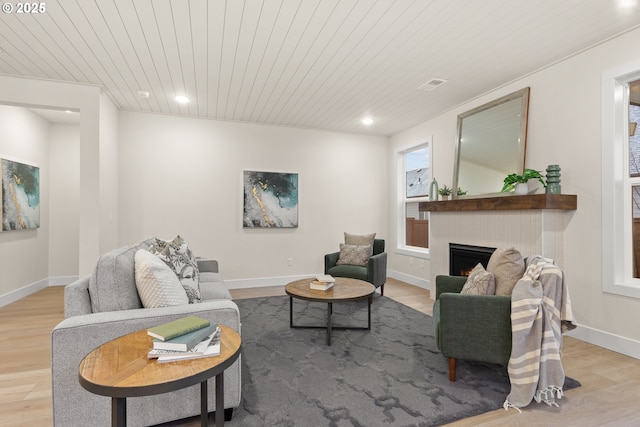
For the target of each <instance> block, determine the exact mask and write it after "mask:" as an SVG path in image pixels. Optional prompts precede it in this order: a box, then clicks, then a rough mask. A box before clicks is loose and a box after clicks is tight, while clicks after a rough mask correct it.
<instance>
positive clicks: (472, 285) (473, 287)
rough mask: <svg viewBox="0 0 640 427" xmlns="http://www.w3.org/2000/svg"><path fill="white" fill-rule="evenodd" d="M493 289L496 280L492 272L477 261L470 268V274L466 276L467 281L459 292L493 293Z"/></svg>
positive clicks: (471, 293) (468, 293) (473, 293)
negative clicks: (476, 263)
mask: <svg viewBox="0 0 640 427" xmlns="http://www.w3.org/2000/svg"><path fill="white" fill-rule="evenodd" d="M495 290H496V282H495V277H494V276H493V273H489V272H488V271H487V270H485V269H484V267H483V266H482V264H480V263H478V265H476V266H475V267H474V268H473V270H471V274H469V277H467V281H466V282H465V284H464V287H463V288H462V291H460V293H461V294H467V295H493V293H494V292H495Z"/></svg>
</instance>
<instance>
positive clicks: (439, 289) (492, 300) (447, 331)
mask: <svg viewBox="0 0 640 427" xmlns="http://www.w3.org/2000/svg"><path fill="white" fill-rule="evenodd" d="M466 281H467V278H466V277H463V276H436V302H435V304H434V305H433V324H434V326H435V334H436V342H437V343H438V348H439V349H440V351H441V352H442V354H443V355H444V356H445V357H447V358H448V359H449V380H450V381H455V380H456V360H457V359H462V360H472V361H477V362H485V363H496V364H499V365H504V366H507V365H508V363H509V357H510V356H511V297H510V296H500V295H463V294H460V291H461V290H462V287H463V286H464V284H465V282H466Z"/></svg>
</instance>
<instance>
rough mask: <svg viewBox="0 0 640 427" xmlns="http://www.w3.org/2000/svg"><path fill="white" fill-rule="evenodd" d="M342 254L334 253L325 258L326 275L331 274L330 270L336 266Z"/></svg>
mask: <svg viewBox="0 0 640 427" xmlns="http://www.w3.org/2000/svg"><path fill="white" fill-rule="evenodd" d="M339 256H340V252H333V253H330V254H326V255H325V256H324V274H329V269H330V268H333V267H335V266H336V263H337V262H338V257H339Z"/></svg>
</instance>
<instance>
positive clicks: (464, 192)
mask: <svg viewBox="0 0 640 427" xmlns="http://www.w3.org/2000/svg"><path fill="white" fill-rule="evenodd" d="M456 194H457V195H458V196H466V195H467V192H466V191H465V190H463V189H462V188H460V187H458V190H457V191H456Z"/></svg>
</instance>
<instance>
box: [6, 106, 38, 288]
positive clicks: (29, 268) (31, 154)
mask: <svg viewBox="0 0 640 427" xmlns="http://www.w3.org/2000/svg"><path fill="white" fill-rule="evenodd" d="M0 158H4V159H8V160H14V161H17V162H21V163H25V164H29V165H33V166H37V167H39V168H40V228H37V229H30V230H12V231H4V232H0V295H5V294H11V295H13V296H15V297H16V298H14V297H13V296H9V299H18V298H19V297H21V296H23V295H22V294H20V293H19V292H18V291H19V290H20V288H23V287H25V286H28V285H35V286H40V287H42V286H46V283H45V284H42V285H41V284H40V283H39V282H41V281H42V280H43V279H46V277H47V275H48V252H49V165H48V159H49V123H48V122H47V121H46V120H43V119H42V118H40V117H38V116H36V115H35V114H34V113H32V112H31V111H29V110H27V109H26V108H21V107H14V106H7V105H0Z"/></svg>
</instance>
